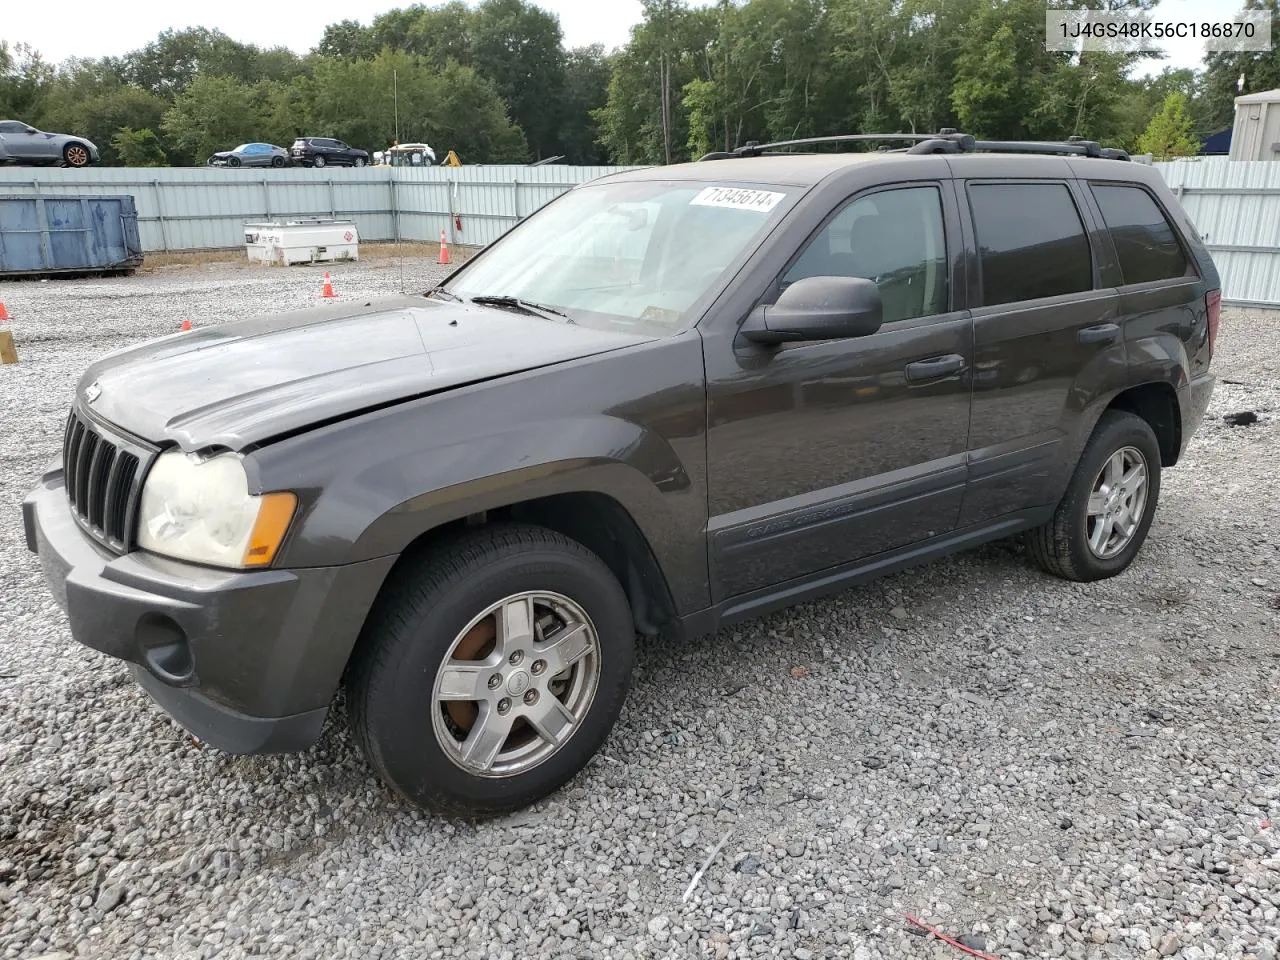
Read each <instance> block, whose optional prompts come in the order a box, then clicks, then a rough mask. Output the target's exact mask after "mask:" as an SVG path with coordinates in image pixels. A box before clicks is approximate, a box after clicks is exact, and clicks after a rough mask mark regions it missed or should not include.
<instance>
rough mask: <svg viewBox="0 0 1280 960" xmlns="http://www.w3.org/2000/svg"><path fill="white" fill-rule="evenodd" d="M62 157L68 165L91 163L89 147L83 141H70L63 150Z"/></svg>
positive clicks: (77, 165) (75, 165) (82, 165)
mask: <svg viewBox="0 0 1280 960" xmlns="http://www.w3.org/2000/svg"><path fill="white" fill-rule="evenodd" d="M62 159H63V161H64V162H65V163H66V165H67V166H68V167H85V166H88V165H89V148H88V147H86V146H85V145H84V144H81V143H69V144H67V145H66V146H65V147H64V148H63V150H62Z"/></svg>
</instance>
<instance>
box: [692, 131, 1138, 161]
mask: <svg viewBox="0 0 1280 960" xmlns="http://www.w3.org/2000/svg"><path fill="white" fill-rule="evenodd" d="M892 140H899V141H909V142H910V144H911V145H910V146H909V147H898V148H894V149H890V148H889V147H888V146H881V147H878V148H877V150H876V152H878V153H910V154H922V153H977V152H984V153H1033V154H1034V153H1039V154H1063V155H1074V156H1084V157H1098V158H1101V159H1104V160H1128V159H1129V154H1128V153H1127V152H1125V151H1124V150H1120V149H1117V148H1114V147H1103V146H1102V145H1101V144H1099V143H1098V142H1097V141H1096V140H1085V139H1083V138H1081V137H1070V138H1068V139H1066V140H978V139H976V138H975V137H973V136H972V135H970V134H967V133H961V132H959V131H958V130H956V129H954V128H952V127H943V128H942V129H941V130H939V131H938V132H937V133H851V134H843V135H840V136H833V137H807V138H805V139H803V140H779V141H776V142H774V143H757V142H755V141H754V140H753V141H750V142H748V143H745V144H743V145H742V146H741V147H738V148H737V149H736V150H729V151H725V150H717V151H714V152H712V153H708V154H706V155H705V156H703V157H700V158H699V159H700V160H732V159H735V158H738V157H760V156H773V155H778V154H780V153H782V152H784V151H781V150H779V149H778V148H782V147H807V146H813V145H815V144H823V143H877V142H879V143H883V142H884V141H892Z"/></svg>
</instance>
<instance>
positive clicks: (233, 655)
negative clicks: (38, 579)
mask: <svg viewBox="0 0 1280 960" xmlns="http://www.w3.org/2000/svg"><path fill="white" fill-rule="evenodd" d="M22 515H23V525H24V527H25V528H26V537H27V546H28V547H29V548H30V549H31V550H32V551H33V552H34V553H36V554H38V555H39V557H40V561H41V564H42V565H43V568H44V573H45V579H46V580H47V582H48V585H49V588H50V590H51V591H52V593H53V595H54V598H55V599H56V600H57V602H58V604H59V606H61V607H62V609H63V610H64V611H65V612H66V614H67V618H68V620H69V622H70V627H71V634H72V636H73V637H74V638H75V639H76V641H77V642H79V643H81V644H83V645H85V646H87V647H91V648H93V649H95V650H99V651H101V652H103V653H106V654H108V655H110V656H113V657H117V658H119V659H121V660H125V661H127V662H128V663H130V664H131V665H132V669H133V674H134V677H135V678H136V679H137V681H138V682H139V684H140V685H141V686H142V687H143V689H144V690H146V691H147V693H148V694H149V695H150V696H151V697H152V699H153V700H155V701H156V702H157V703H159V704H160V706H162V707H163V708H164V709H165V710H166V711H167V712H168V713H169V714H170V715H172V716H173V718H174V719H175V720H177V721H178V722H179V723H180V724H182V726H184V727H185V728H186V729H187V730H189V731H190V732H191V733H192V734H194V735H195V736H196V737H198V738H199V739H200V740H202V741H204V742H206V743H208V744H210V745H211V746H214V747H217V748H218V749H220V750H224V751H226V752H228V753H234V754H247V753H275V752H283V751H292V750H301V749H304V748H306V747H308V746H310V745H311V744H312V743H313V742H315V740H316V738H317V737H318V736H319V735H320V730H321V728H322V726H323V725H324V719H325V716H326V714H327V713H328V709H329V704H330V702H331V701H332V699H333V695H334V693H335V691H336V689H337V686H338V683H339V682H340V680H341V676H342V672H343V669H344V668H345V665H346V661H347V658H348V656H349V655H350V652H351V650H352V649H353V647H354V645H355V640H356V638H357V637H358V636H359V632H360V628H361V626H362V625H363V622H364V617H365V614H366V613H367V612H368V609H369V607H370V606H371V605H372V603H373V599H374V597H375V596H376V595H377V591H378V589H379V588H380V586H381V584H382V581H383V579H384V578H385V576H386V573H387V571H388V570H390V568H391V565H392V563H393V562H394V560H395V558H394V557H384V558H379V559H376V560H371V561H366V562H364V563H357V564H350V565H347V566H338V567H308V568H302V569H297V570H262V571H253V572H237V571H227V570H215V569H211V568H207V567H200V566H195V565H193V564H188V563H182V562H180V561H176V560H170V559H168V558H165V557H159V556H155V555H152V554H147V553H142V552H135V553H129V554H125V555H124V556H117V555H115V554H113V553H109V552H107V551H106V550H104V549H103V548H101V547H100V546H98V545H97V544H96V543H95V542H93V541H92V540H90V539H89V537H88V536H86V535H85V534H84V533H83V532H81V530H80V527H79V526H78V524H77V523H76V521H75V519H74V518H73V517H72V514H71V509H70V506H69V505H68V503H67V497H66V490H65V488H64V486H63V482H62V470H61V468H55V469H53V470H51V471H50V472H48V473H46V474H45V475H44V476H43V477H42V478H41V480H40V482H39V484H38V485H37V486H36V487H35V489H34V490H32V492H31V493H30V495H29V496H28V497H27V499H26V500H25V501H24V502H23V504H22Z"/></svg>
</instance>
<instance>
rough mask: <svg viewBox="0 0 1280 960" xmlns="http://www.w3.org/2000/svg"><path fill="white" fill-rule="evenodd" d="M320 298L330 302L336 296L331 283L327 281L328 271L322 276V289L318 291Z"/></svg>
mask: <svg viewBox="0 0 1280 960" xmlns="http://www.w3.org/2000/svg"><path fill="white" fill-rule="evenodd" d="M320 296H322V297H324V298H325V299H326V300H332V299H333V298H334V297H336V296H337V294H336V293H334V292H333V281H332V280H330V279H329V271H327V270H326V271H325V274H324V289H323V290H321V291H320Z"/></svg>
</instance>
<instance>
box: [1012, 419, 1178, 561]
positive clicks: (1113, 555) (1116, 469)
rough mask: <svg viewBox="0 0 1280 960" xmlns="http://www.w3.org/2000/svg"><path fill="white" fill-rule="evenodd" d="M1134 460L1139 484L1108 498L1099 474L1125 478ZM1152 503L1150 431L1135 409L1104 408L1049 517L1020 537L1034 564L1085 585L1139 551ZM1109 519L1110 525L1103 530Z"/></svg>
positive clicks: (1156, 474) (1154, 460) (1155, 447)
mask: <svg viewBox="0 0 1280 960" xmlns="http://www.w3.org/2000/svg"><path fill="white" fill-rule="evenodd" d="M1139 465H1141V467H1142V469H1143V471H1144V472H1145V482H1144V483H1142V484H1136V483H1134V482H1132V481H1131V482H1130V483H1129V485H1128V486H1125V487H1123V488H1122V489H1121V490H1120V491H1119V492H1117V493H1115V495H1114V498H1113V499H1111V500H1110V501H1109V500H1108V495H1109V492H1110V490H1111V489H1112V484H1111V482H1109V478H1108V477H1107V476H1106V475H1105V471H1107V470H1108V468H1110V469H1112V471H1113V472H1112V474H1111V476H1112V477H1114V476H1116V475H1119V474H1124V475H1130V472H1131V470H1132V469H1133V468H1134V467H1137V466H1139ZM1095 496H1096V498H1097V499H1094V498H1095ZM1139 499H1141V503H1140V504H1139V503H1138V500H1139ZM1091 500H1092V501H1093V502H1092V503H1091ZM1159 500H1160V444H1159V441H1157V439H1156V435H1155V432H1154V431H1153V430H1152V429H1151V426H1150V424H1148V423H1147V422H1146V421H1145V420H1143V419H1142V418H1141V417H1139V416H1137V415H1135V414H1132V413H1127V412H1125V411H1122V410H1108V411H1106V412H1105V413H1104V414H1103V415H1102V417H1101V418H1100V419H1099V421H1098V425H1097V426H1096V427H1095V428H1094V431H1093V435H1092V436H1090V437H1089V442H1088V443H1086V444H1085V448H1084V451H1083V452H1082V453H1081V454H1080V460H1079V462H1078V463H1077V464H1076V469H1075V471H1074V472H1073V473H1072V475H1071V481H1070V483H1069V484H1068V485H1067V492H1066V493H1065V494H1064V495H1063V497H1062V500H1061V502H1060V503H1059V504H1058V508H1057V510H1056V511H1055V512H1054V515H1053V519H1051V520H1050V521H1049V522H1048V523H1046V524H1045V525H1044V526H1042V527H1039V528H1038V529H1036V530H1032V531H1031V532H1030V533H1028V534H1027V537H1026V542H1027V550H1028V552H1029V553H1030V555H1031V558H1032V559H1033V560H1034V561H1035V562H1036V564H1038V565H1039V566H1040V567H1041V568H1043V569H1044V570H1046V571H1047V572H1049V573H1052V574H1054V575H1055V576H1059V577H1062V578H1064V579H1066V580H1075V581H1079V582H1082V583H1084V582H1090V581H1093V580H1104V579H1106V578H1107V577H1114V576H1115V575H1116V574H1118V573H1122V572H1123V571H1124V570H1125V569H1127V568H1128V566H1129V565H1130V564H1131V563H1133V560H1134V558H1135V557H1136V556H1137V555H1138V551H1139V550H1141V549H1142V544H1143V543H1144V542H1145V541H1146V539H1147V532H1148V531H1149V530H1150V529H1151V521H1152V520H1153V519H1154V517H1155V512H1156V507H1157V505H1158V504H1159ZM1108 510H1110V511H1111V512H1110V513H1107V511H1108ZM1099 511H1101V512H1099ZM1135 512H1136V513H1137V514H1138V515H1137V516H1136V518H1135V517H1134V516H1133V514H1134V513H1135ZM1109 519H1110V520H1111V521H1112V522H1113V523H1114V525H1113V526H1112V529H1111V530H1110V531H1109V532H1108V531H1107V530H1106V529H1105V527H1106V526H1107V524H1108V520H1109ZM1135 519H1136V522H1134V521H1135ZM1125 521H1128V523H1126V522H1125ZM1100 525H1101V526H1102V527H1103V528H1104V529H1103V530H1102V531H1101V532H1100V531H1099V526H1100ZM1126 527H1128V528H1129V529H1127V530H1126V529H1125V528H1126ZM1126 534H1127V539H1124V535H1126ZM1104 535H1105V539H1104ZM1098 541H1101V547H1102V549H1099V548H1098ZM1122 541H1123V542H1122Z"/></svg>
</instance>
